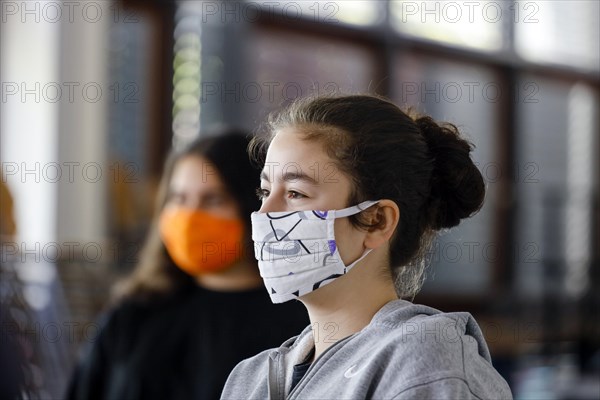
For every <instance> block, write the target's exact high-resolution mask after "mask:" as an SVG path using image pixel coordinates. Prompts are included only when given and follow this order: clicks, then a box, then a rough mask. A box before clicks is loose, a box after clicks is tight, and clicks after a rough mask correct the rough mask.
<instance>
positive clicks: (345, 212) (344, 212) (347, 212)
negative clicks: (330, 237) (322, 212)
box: [329, 200, 379, 219]
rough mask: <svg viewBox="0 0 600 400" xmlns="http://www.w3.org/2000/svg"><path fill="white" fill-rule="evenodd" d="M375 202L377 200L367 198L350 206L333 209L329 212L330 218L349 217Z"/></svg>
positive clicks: (377, 201)
mask: <svg viewBox="0 0 600 400" xmlns="http://www.w3.org/2000/svg"><path fill="white" fill-rule="evenodd" d="M377 203H379V200H367V201H363V202H362V203H359V204H357V205H355V206H352V207H347V208H342V209H341V210H334V211H335V212H330V213H329V215H331V217H332V218H331V219H334V218H344V217H349V216H351V215H354V214H358V213H359V212H361V211H364V210H366V209H367V208H369V207H371V206H374V205H375V204H377Z"/></svg>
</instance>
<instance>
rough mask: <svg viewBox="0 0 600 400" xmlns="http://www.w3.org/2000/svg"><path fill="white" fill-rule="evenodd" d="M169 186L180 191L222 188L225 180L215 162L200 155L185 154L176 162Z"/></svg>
mask: <svg viewBox="0 0 600 400" xmlns="http://www.w3.org/2000/svg"><path fill="white" fill-rule="evenodd" d="M169 186H170V188H171V189H172V190H179V191H195V192H198V191H205V190H210V189H220V188H222V187H223V182H222V181H221V178H220V176H219V173H218V170H217V168H216V167H215V165H214V164H213V163H211V162H210V161H208V160H207V159H205V158H204V157H199V156H185V157H183V158H182V159H180V160H179V161H177V162H176V164H175V167H174V169H173V175H172V176H171V181H170V182H169Z"/></svg>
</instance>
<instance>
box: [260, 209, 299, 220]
mask: <svg viewBox="0 0 600 400" xmlns="http://www.w3.org/2000/svg"><path fill="white" fill-rule="evenodd" d="M297 213H299V211H293V212H291V213H289V214H285V215H282V216H281V217H274V216H272V215H271V214H269V213H267V217H269V219H283V218H287V217H289V216H290V215H294V214H297Z"/></svg>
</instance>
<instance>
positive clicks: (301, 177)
mask: <svg viewBox="0 0 600 400" xmlns="http://www.w3.org/2000/svg"><path fill="white" fill-rule="evenodd" d="M260 179H261V180H265V181H267V182H271V180H270V179H269V176H268V175H267V173H266V172H265V171H261V173H260ZM281 180H282V181H284V182H293V181H303V182H306V183H309V184H311V185H318V184H319V182H318V181H316V180H315V179H314V178H313V177H311V176H308V175H306V174H305V173H303V172H298V171H295V172H286V173H285V174H283V175H282V176H281Z"/></svg>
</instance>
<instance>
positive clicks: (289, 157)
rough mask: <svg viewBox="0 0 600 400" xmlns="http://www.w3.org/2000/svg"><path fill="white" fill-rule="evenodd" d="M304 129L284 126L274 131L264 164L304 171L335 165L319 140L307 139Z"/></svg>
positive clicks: (276, 167)
mask: <svg viewBox="0 0 600 400" xmlns="http://www.w3.org/2000/svg"><path fill="white" fill-rule="evenodd" d="M306 129H310V128H303V129H300V128H297V127H286V128H282V129H280V130H278V131H276V132H275V136H274V137H273V139H272V141H271V144H270V145H269V149H268V151H267V157H266V163H265V164H266V165H265V166H267V164H269V166H270V168H275V169H290V170H292V169H294V168H295V167H296V168H302V169H303V171H302V172H304V173H308V172H310V170H314V169H316V168H323V167H324V166H325V165H328V166H333V165H335V162H334V161H335V160H333V159H332V158H331V157H329V155H328V154H327V152H326V150H325V146H324V145H323V143H322V141H321V140H317V139H307V138H306V136H305V132H306Z"/></svg>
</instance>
